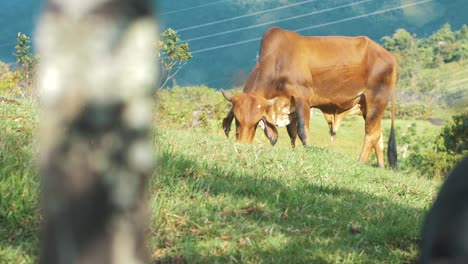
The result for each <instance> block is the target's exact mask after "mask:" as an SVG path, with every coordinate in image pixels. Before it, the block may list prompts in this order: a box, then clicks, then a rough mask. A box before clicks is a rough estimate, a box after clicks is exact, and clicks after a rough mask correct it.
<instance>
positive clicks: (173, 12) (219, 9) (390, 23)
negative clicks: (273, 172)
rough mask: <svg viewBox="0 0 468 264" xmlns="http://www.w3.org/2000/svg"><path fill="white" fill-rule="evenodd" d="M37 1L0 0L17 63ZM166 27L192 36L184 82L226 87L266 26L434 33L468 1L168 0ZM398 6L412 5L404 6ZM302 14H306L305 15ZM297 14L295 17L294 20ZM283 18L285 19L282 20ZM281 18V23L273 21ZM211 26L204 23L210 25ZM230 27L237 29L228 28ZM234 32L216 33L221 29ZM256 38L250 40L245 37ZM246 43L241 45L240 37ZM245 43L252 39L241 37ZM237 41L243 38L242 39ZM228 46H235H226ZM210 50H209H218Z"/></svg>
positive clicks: (1, 49) (6, 48)
mask: <svg viewBox="0 0 468 264" xmlns="http://www.w3.org/2000/svg"><path fill="white" fill-rule="evenodd" d="M38 2H39V1H37V0H22V1H0V24H1V25H2V30H1V32H2V34H0V60H1V61H6V62H13V61H14V58H13V56H12V53H13V51H14V46H15V39H16V35H17V32H18V31H21V32H24V33H26V34H28V35H31V34H32V32H33V26H34V20H35V19H36V17H37V14H38V12H39V9H40V4H39V3H38ZM154 2H158V3H159V14H160V21H161V28H162V29H165V28H168V27H171V28H173V29H175V30H178V31H179V33H180V35H181V37H182V39H183V40H189V39H193V38H199V37H203V36H207V35H212V36H211V37H206V38H203V39H199V40H193V41H190V46H191V50H192V51H195V53H194V57H193V59H192V60H191V61H190V62H189V63H188V64H187V65H186V66H185V68H184V69H183V70H182V71H181V72H180V74H179V75H178V76H177V78H176V81H177V83H178V84H180V85H194V84H206V85H209V86H213V87H216V88H226V87H231V86H235V85H239V84H241V83H242V82H243V81H244V79H245V78H246V77H247V76H248V74H249V72H250V70H251V68H252V67H253V65H254V63H255V60H256V56H257V52H258V46H259V41H258V40H255V41H249V40H252V39H258V38H261V36H262V34H263V32H264V31H265V30H266V29H267V28H269V27H270V26H273V25H276V26H281V27H284V28H287V29H292V30H297V29H300V28H307V27H312V28H311V29H308V30H303V31H301V32H300V33H301V34H305V35H350V36H354V35H367V36H369V37H371V38H372V39H374V40H376V41H380V39H381V38H382V37H383V36H386V35H391V34H393V32H394V31H395V30H396V29H398V28H405V29H407V30H408V31H409V32H411V33H414V34H416V35H417V36H427V35H430V34H432V33H433V32H434V31H435V30H437V29H439V28H440V27H441V26H442V25H443V24H444V23H446V22H448V23H450V24H451V25H452V28H453V29H458V28H460V26H461V25H462V24H468V18H467V16H466V10H468V1H465V0H451V1H447V0H388V1H380V0H335V1H318V0H309V1H306V0H277V1H271V0H224V1H219V0H210V1H209V2H208V1H204V0H184V1H174V0H161V1H154ZM399 6H407V7H406V8H404V9H397V8H398V7H399ZM299 16H301V17H299ZM293 17H298V18H296V19H291V18H293ZM280 20H281V21H280ZM272 21H276V22H275V23H269V22H272ZM208 23H211V24H209V25H204V24H208ZM228 31H232V32H230V33H227V32H228ZM223 32H225V33H227V34H222V35H216V36H214V35H215V34H219V33H223ZM245 41H249V42H245ZM237 42H239V43H237ZM242 42H245V43H242ZM236 43H237V44H236ZM225 45H231V46H226V47H222V46H225ZM214 47H217V49H214V50H209V51H205V52H199V53H197V52H196V51H200V50H202V49H207V48H214Z"/></svg>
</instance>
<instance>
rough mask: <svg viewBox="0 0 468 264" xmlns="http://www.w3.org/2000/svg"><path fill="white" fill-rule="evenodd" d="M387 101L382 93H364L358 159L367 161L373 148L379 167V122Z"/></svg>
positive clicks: (380, 165) (380, 155)
mask: <svg viewBox="0 0 468 264" xmlns="http://www.w3.org/2000/svg"><path fill="white" fill-rule="evenodd" d="M387 103H388V101H387V100H386V97H385V96H383V95H382V94H377V95H374V94H373V93H372V92H370V93H369V94H366V97H365V105H366V106H365V113H364V111H363V116H364V117H365V136H364V144H363V147H362V151H361V155H360V156H359V161H360V162H363V163H365V162H367V160H368V159H369V155H370V154H371V152H372V150H375V152H376V156H377V163H378V166H379V167H380V168H383V167H384V158H383V157H384V154H383V138H382V128H381V124H380V122H381V120H382V116H383V113H384V111H385V108H386V107H387Z"/></svg>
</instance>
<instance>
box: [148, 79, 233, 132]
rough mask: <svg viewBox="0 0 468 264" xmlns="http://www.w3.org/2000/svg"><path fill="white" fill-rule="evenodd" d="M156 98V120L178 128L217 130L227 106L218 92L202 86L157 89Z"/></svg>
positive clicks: (228, 105)
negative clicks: (158, 90)
mask: <svg viewBox="0 0 468 264" xmlns="http://www.w3.org/2000/svg"><path fill="white" fill-rule="evenodd" d="M156 98H157V104H156V105H157V108H156V109H157V113H158V116H159V117H158V119H159V121H158V123H163V124H166V125H168V126H171V127H178V128H180V127H185V128H191V127H199V128H202V129H204V130H205V131H216V130H219V129H220V126H221V125H220V124H221V120H222V119H223V118H224V117H225V115H226V114H227V112H228V111H229V107H230V104H229V103H228V102H227V101H226V100H225V99H224V97H223V96H222V95H221V93H220V92H219V91H216V90H214V89H211V88H208V87H206V86H195V87H174V88H172V89H166V90H161V91H160V92H159V93H158V94H157V95H156Z"/></svg>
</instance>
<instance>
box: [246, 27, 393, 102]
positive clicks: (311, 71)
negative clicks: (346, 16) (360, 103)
mask: <svg viewBox="0 0 468 264" xmlns="http://www.w3.org/2000/svg"><path fill="white" fill-rule="evenodd" d="M394 63H396V61H395V59H394V57H393V55H392V54H391V53H389V52H388V51H386V50H385V49H384V48H383V47H381V46H380V45H378V44H377V43H375V42H374V41H372V40H371V39H369V38H368V37H364V36H360V37H343V36H324V37H323V36H321V37H304V36H301V35H299V34H297V33H295V32H293V31H289V30H284V29H281V28H277V27H274V28H271V29H269V30H267V31H266V32H265V34H264V37H263V39H262V44H261V49H260V55H259V59H258V62H257V64H256V66H255V68H254V70H253V71H252V74H251V76H250V78H249V80H248V81H247V84H246V86H245V89H244V91H245V92H252V93H257V94H261V95H263V96H265V97H267V98H272V97H275V96H281V95H289V94H291V93H294V91H290V90H287V91H285V90H284V87H286V86H287V85H288V84H290V85H291V86H293V88H292V89H302V90H301V91H300V93H301V94H302V95H304V96H312V95H314V96H315V98H316V101H317V102H316V103H317V104H321V103H323V104H326V103H327V102H325V101H323V100H322V99H323V98H329V97H330V95H331V94H334V95H336V94H341V95H342V96H343V98H349V97H353V96H355V95H356V94H357V93H360V92H362V90H363V89H364V88H365V87H366V86H367V81H368V78H369V76H370V75H376V74H380V73H381V72H385V71H387V70H388V69H391V68H392V64H394ZM376 71H377V72H376ZM299 87H302V88H299ZM304 87H306V88H304ZM333 100H334V101H335V102H336V101H337V99H336V97H335V98H334V99H333ZM343 100H345V99H343Z"/></svg>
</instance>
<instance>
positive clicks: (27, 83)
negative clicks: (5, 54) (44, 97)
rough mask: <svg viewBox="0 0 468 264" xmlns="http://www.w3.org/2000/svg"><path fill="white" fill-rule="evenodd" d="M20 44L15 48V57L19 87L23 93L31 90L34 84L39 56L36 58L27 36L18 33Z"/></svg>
mask: <svg viewBox="0 0 468 264" xmlns="http://www.w3.org/2000/svg"><path fill="white" fill-rule="evenodd" d="M16 41H17V42H18V44H17V45H16V47H15V53H14V55H15V57H16V63H17V65H18V66H17V74H18V85H19V86H20V88H21V90H22V91H23V92H25V91H27V90H28V89H31V88H32V86H33V82H34V73H35V68H36V65H37V63H38V61H39V58H38V57H37V56H34V55H33V54H32V53H31V51H30V49H31V47H30V46H29V44H30V42H31V41H30V39H29V37H28V36H26V35H25V34H23V33H21V32H18V37H17V39H16Z"/></svg>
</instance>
